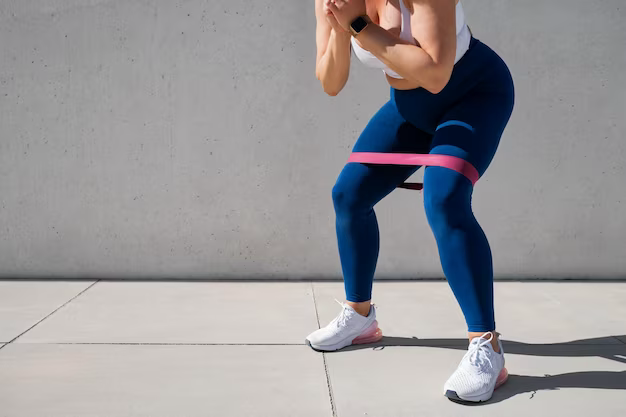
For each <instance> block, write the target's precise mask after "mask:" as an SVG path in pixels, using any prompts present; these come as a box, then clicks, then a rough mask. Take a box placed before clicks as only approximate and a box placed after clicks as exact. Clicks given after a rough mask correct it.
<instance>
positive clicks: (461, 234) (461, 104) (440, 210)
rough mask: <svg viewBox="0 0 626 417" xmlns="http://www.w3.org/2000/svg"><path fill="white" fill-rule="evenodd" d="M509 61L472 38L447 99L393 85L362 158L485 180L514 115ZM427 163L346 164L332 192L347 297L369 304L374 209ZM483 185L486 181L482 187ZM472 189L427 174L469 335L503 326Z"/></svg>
mask: <svg viewBox="0 0 626 417" xmlns="http://www.w3.org/2000/svg"><path fill="white" fill-rule="evenodd" d="M513 101H514V90H513V81H512V78H511V74H510V72H509V70H508V68H507V66H506V64H505V63H504V62H503V61H502V60H501V59H500V57H499V56H498V55H497V54H496V53H495V52H494V51H492V50H491V49H490V48H489V47H488V46H486V45H485V44H483V43H482V42H480V41H478V40H477V39H475V38H472V41H471V43H470V49H469V50H468V51H467V52H466V53H465V55H464V56H463V57H462V58H461V60H459V62H457V64H456V65H455V67H454V71H453V73H452V76H451V79H450V81H449V83H448V84H447V85H446V87H445V88H444V89H443V90H442V91H441V92H440V93H439V94H432V93H429V92H428V91H427V90H425V89H423V88H417V89H414V90H395V89H393V88H392V89H391V97H390V100H389V101H388V102H387V103H386V104H385V105H384V106H383V107H382V108H381V109H380V110H379V111H378V112H377V113H376V114H375V115H374V117H372V119H371V120H370V122H369V123H368V124H367V126H366V128H365V130H364V131H363V132H362V134H361V136H360V137H359V139H358V141H357V143H356V145H355V146H354V149H353V150H354V151H355V152H399V153H432V154H442V155H452V156H456V157H459V158H463V159H465V160H466V161H468V162H470V163H471V164H472V165H474V167H476V169H477V170H478V172H479V173H480V174H481V175H482V174H483V173H484V172H485V170H486V169H487V167H488V166H489V163H490V162H491V160H492V158H493V156H494V154H495V152H496V149H497V147H498V143H499V141H500V137H501V135H502V132H503V131H504V128H505V126H506V124H507V122H508V120H509V117H510V116H511V112H512V110H513ZM418 168H419V167H415V166H391V165H373V164H362V163H348V164H347V165H346V166H345V167H344V169H343V171H342V172H341V174H340V175H339V178H338V180H337V183H336V184H335V186H334V188H333V193H332V196H333V202H334V206H335V212H336V216H337V219H336V227H337V240H338V245H339V256H340V258H341V266H342V270H343V276H344V283H345V290H346V299H347V300H348V301H353V302H362V301H368V300H370V299H371V294H372V283H373V279H374V271H375V269H376V262H377V258H378V251H379V232H378V223H377V221H376V214H375V213H374V209H373V208H374V205H375V204H376V203H377V202H379V201H380V200H381V199H382V198H384V197H385V196H386V195H388V194H389V193H390V192H391V191H393V190H394V189H395V188H396V187H397V186H398V185H399V184H401V183H402V182H404V181H405V180H406V179H407V178H408V177H410V176H411V175H412V174H413V173H414V172H415V171H416V170H417V169H418ZM479 184H480V181H479ZM472 190H473V187H472V183H471V181H470V180H469V179H468V178H466V177H465V176H463V175H461V174H459V173H457V172H456V171H453V170H450V169H448V168H443V167H427V168H426V169H425V172H424V206H425V210H426V216H427V218H428V222H429V225H430V227H431V229H432V231H433V233H434V235H435V239H436V241H437V246H438V249H439V256H440V259H441V264H442V267H443V272H444V274H445V276H446V278H447V280H448V282H449V284H450V287H451V288H452V291H453V292H454V295H455V297H456V299H457V300H458V302H459V304H460V306H461V309H462V310H463V313H464V315H465V319H466V322H467V325H468V329H469V331H473V332H482V331H491V330H495V320H494V311H493V267H492V259H491V250H490V248H489V243H488V241H487V238H486V236H485V234H484V232H483V230H482V229H481V227H480V225H479V224H478V222H477V221H476V218H475V217H474V214H473V213H472V208H471V200H472Z"/></svg>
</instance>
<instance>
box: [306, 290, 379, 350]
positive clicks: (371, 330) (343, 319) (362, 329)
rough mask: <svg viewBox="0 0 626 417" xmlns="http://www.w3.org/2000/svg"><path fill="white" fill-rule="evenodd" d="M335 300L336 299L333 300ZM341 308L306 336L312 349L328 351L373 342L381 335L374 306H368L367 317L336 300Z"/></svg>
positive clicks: (307, 342)
mask: <svg viewBox="0 0 626 417" xmlns="http://www.w3.org/2000/svg"><path fill="white" fill-rule="evenodd" d="M335 301H337V300H335ZM337 302H338V303H339V304H340V305H341V306H342V307H343V309H342V310H341V313H339V315H338V316H337V317H335V318H334V319H333V321H331V322H330V323H329V324H328V325H327V326H326V327H322V328H321V329H318V330H316V331H314V332H313V333H311V334H310V335H308V336H307V338H306V344H307V345H309V346H311V348H313V350H317V351H322V352H328V351H333V350H339V349H342V348H344V347H346V346H349V345H353V344H354V345H356V344H363V343H374V342H378V341H379V340H380V339H382V337H383V333H382V331H381V330H380V329H379V328H378V322H377V321H376V308H375V307H374V305H372V306H371V307H370V312H369V315H368V316H367V317H363V316H362V315H360V314H359V313H357V312H356V311H355V310H354V309H353V308H352V307H350V306H349V305H348V304H345V303H342V302H340V301H337Z"/></svg>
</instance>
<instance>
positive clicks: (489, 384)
mask: <svg viewBox="0 0 626 417" xmlns="http://www.w3.org/2000/svg"><path fill="white" fill-rule="evenodd" d="M487 337H488V338H487ZM493 337H494V336H493V333H492V332H487V333H485V334H483V335H482V336H481V337H477V338H475V339H473V340H472V342H471V343H470V345H469V349H468V351H467V353H466V354H465V356H464V357H463V359H462V360H461V363H460V364H459V367H458V368H457V370H456V371H455V372H454V373H453V374H452V376H451V377H450V379H448V381H447V382H446V384H445V385H444V388H443V392H444V395H445V396H446V397H448V398H449V399H451V400H453V401H469V402H481V401H487V400H488V399H490V398H491V396H492V395H493V391H494V390H495V389H496V388H498V387H499V386H500V385H502V384H504V383H505V382H506V380H507V378H508V377H509V374H508V372H507V370H506V368H505V367H504V351H503V350H502V343H501V342H500V340H498V346H499V347H500V353H496V352H495V351H494V350H493V347H492V346H491V341H492V340H493Z"/></svg>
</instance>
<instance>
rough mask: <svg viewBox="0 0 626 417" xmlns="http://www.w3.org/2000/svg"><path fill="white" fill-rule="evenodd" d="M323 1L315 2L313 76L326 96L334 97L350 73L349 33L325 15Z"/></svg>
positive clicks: (327, 14) (333, 18) (329, 15)
mask: <svg viewBox="0 0 626 417" xmlns="http://www.w3.org/2000/svg"><path fill="white" fill-rule="evenodd" d="M324 2H325V0H315V17H316V19H317V28H316V30H315V40H316V44H317V57H316V60H315V76H316V77H317V79H318V80H320V82H321V84H322V88H324V91H325V92H326V94H328V95H330V96H336V95H337V94H339V92H340V91H341V90H342V89H343V87H344V86H345V85H346V82H347V81H348V75H349V72H350V32H346V31H345V30H344V29H343V28H342V27H341V26H340V25H339V23H337V21H336V20H335V17H334V16H333V15H332V13H327V9H326V8H325V7H324Z"/></svg>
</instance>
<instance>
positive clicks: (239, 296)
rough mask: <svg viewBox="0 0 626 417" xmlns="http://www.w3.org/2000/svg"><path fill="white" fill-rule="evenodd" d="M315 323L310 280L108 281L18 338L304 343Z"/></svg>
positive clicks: (23, 340)
mask: <svg viewBox="0 0 626 417" xmlns="http://www.w3.org/2000/svg"><path fill="white" fill-rule="evenodd" d="M316 327H317V320H316V319H315V305H314V303H313V299H312V296H311V284H310V283H268V284H261V283H254V282H245V283H235V284H230V283H213V284H211V285H207V284H204V283H164V282H159V283H155V284H153V285H148V286H146V285H145V284H144V283H141V282H138V283H111V282H109V283H106V282H105V283H98V284H97V285H96V286H95V287H94V288H93V289H92V290H91V291H89V292H88V293H86V294H84V296H82V297H80V298H78V299H77V300H76V301H74V302H72V303H71V304H70V305H68V306H66V308H64V309H63V310H62V311H59V312H58V313H56V314H55V315H54V319H53V320H47V321H46V322H45V323H42V324H41V325H39V326H37V327H36V328H35V329H33V330H32V331H30V332H28V333H27V334H26V335H24V336H23V337H22V338H20V339H19V340H18V341H17V342H18V343H46V342H53V343H87V342H96V343H218V344H220V343H235V344H237V343H255V344H264V343H269V344H276V343H282V344H302V342H303V340H304V338H305V337H306V335H307V334H308V333H309V331H308V330H310V329H314V328H316ZM163 329H168V331H167V332H165V333H164V332H163ZM310 331H312V330H310Z"/></svg>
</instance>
